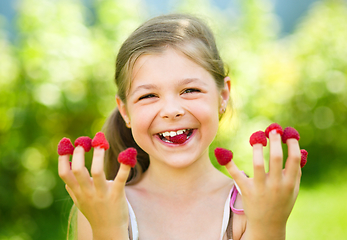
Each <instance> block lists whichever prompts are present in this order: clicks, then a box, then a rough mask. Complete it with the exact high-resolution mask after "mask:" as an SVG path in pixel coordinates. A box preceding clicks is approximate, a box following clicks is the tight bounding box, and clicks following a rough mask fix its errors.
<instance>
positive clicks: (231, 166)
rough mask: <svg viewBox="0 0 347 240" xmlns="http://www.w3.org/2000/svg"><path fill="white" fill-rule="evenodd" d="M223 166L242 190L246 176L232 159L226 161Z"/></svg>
mask: <svg viewBox="0 0 347 240" xmlns="http://www.w3.org/2000/svg"><path fill="white" fill-rule="evenodd" d="M225 167H226V169H227V170H228V172H229V174H230V176H231V177H232V178H233V179H234V181H235V182H236V183H237V185H238V186H239V187H240V188H241V191H242V189H243V187H244V186H245V183H246V180H247V176H246V175H245V174H244V173H243V172H242V171H241V170H240V169H239V168H238V167H237V166H236V164H235V163H234V162H233V161H230V162H228V163H227V164H226V165H225Z"/></svg>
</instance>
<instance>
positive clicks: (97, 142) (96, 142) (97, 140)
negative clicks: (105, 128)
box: [92, 132, 110, 150]
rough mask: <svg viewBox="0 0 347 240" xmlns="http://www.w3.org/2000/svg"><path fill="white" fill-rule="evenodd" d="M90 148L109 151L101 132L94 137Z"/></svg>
mask: <svg viewBox="0 0 347 240" xmlns="http://www.w3.org/2000/svg"><path fill="white" fill-rule="evenodd" d="M92 147H94V148H95V147H100V148H103V149H105V150H107V149H109V147H110V145H109V144H108V142H107V140H106V138H105V135H104V133H103V132H97V133H96V134H95V137H94V138H93V140H92Z"/></svg>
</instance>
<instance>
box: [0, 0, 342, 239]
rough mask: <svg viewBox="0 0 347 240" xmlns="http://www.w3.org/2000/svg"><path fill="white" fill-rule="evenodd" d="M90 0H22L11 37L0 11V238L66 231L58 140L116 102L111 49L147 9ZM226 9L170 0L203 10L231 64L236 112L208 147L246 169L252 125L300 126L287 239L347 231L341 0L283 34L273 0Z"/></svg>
mask: <svg viewBox="0 0 347 240" xmlns="http://www.w3.org/2000/svg"><path fill="white" fill-rule="evenodd" d="M89 2H90V6H91V7H86V6H85V4H83V3H82V2H80V1H78V0H73V1H72V0H54V1H53V0H20V1H18V3H17V6H16V17H15V22H16V36H15V37H12V40H11V37H9V35H10V34H9V33H8V31H7V30H6V29H5V27H4V26H5V18H1V17H0V146H1V150H0V239H1V240H7V239H8V240H34V239H35V240H47V239H50V240H58V239H64V238H65V236H66V229H67V219H68V215H69V210H70V207H71V205H72V201H71V200H70V198H69V196H68V194H67V193H66V191H65V189H64V184H63V182H62V181H61V180H60V178H59V177H58V174H57V153H56V146H57V143H58V142H59V140H60V139H61V138H62V137H69V138H71V139H72V140H74V139H76V138H77V137H79V136H82V135H86V136H90V137H92V136H94V134H95V133H96V132H97V131H100V129H101V127H102V125H103V123H104V121H105V119H106V118H107V116H108V115H109V113H110V112H111V110H112V109H113V108H114V107H115V101H114V95H115V93H116V88H115V86H114V84H113V74H114V60H115V55H116V53H117V49H118V48H119V46H120V44H121V43H122V41H124V39H125V38H126V37H127V36H128V34H129V33H130V32H132V31H133V30H134V29H135V28H136V27H137V26H138V25H139V24H140V23H142V22H143V21H144V20H146V19H148V18H149V17H150V12H151V11H150V9H149V7H148V4H146V2H144V1H141V0H127V1H122V0H94V1H92V0H91V1H89ZM231 9H232V8H231V7H225V8H224V9H220V8H216V7H215V6H214V5H213V4H211V2H210V1H208V0H187V1H183V0H182V1H175V3H174V4H172V6H170V11H169V12H187V13H193V14H196V15H197V16H200V17H202V18H204V19H205V20H206V21H207V23H208V24H209V25H210V26H211V27H212V29H213V31H214V33H215V35H216V38H217V42H218V45H219V49H220V51H221V55H222V57H223V59H224V60H225V62H226V63H227V65H228V67H229V70H230V76H231V78H232V85H233V86H232V97H233V111H232V113H233V117H232V119H231V121H230V122H228V121H225V122H223V123H222V124H221V131H220V135H219V136H218V137H217V138H216V140H215V142H214V143H213V146H212V148H211V149H212V150H213V149H214V147H215V146H223V147H228V148H230V149H232V150H233V152H234V155H235V162H236V163H237V165H238V166H239V168H241V169H244V170H245V171H246V172H247V173H248V174H250V175H252V168H251V167H252V162H251V161H252V160H251V159H252V155H251V153H252V151H251V147H250V146H249V143H248V138H249V136H250V135H251V133H252V132H254V131H258V130H265V128H266V127H267V126H268V125H269V124H270V123H272V122H278V123H279V124H281V125H282V126H284V127H285V126H293V127H295V128H297V129H298V131H299V132H300V134H301V140H300V145H301V147H302V148H305V149H307V151H308V152H309V158H308V163H307V165H306V166H305V168H304V169H303V177H302V184H301V186H302V187H301V190H300V193H299V197H298V200H297V203H296V205H295V207H294V210H293V213H292V215H291V217H290V218H289V222H288V231H287V239H289V240H301V239H302V240H307V239H315V240H320V239H337V240H339V239H341V240H342V239H347V217H346V216H347V204H346V199H347V182H346V180H345V176H346V174H347V168H346V167H347V164H346V160H347V159H346V156H347V148H346V145H347V137H346V136H347V27H346V26H347V3H346V1H343V0H322V1H318V2H316V3H315V4H313V5H311V7H310V9H309V10H308V12H307V13H306V14H305V15H304V16H303V17H301V18H300V20H299V23H298V24H297V25H296V27H295V28H294V29H293V31H292V32H291V33H290V34H286V35H285V36H283V35H282V34H281V27H280V24H279V21H278V18H277V16H276V14H275V13H274V7H273V4H272V1H270V0H258V1H256V0H243V1H238V14H235V12H233V11H232V10H231ZM230 112H231V111H230V109H229V113H230ZM284 147H285V146H284ZM284 149H285V148H284ZM266 155H268V154H267V153H266ZM211 156H212V155H211ZM88 158H89V159H90V155H89V156H88ZM212 158H213V156H212ZM213 163H214V164H215V160H214V159H213ZM88 164H90V161H89V163H88ZM221 171H225V170H224V169H221Z"/></svg>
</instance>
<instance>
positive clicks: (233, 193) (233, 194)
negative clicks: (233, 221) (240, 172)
mask: <svg viewBox="0 0 347 240" xmlns="http://www.w3.org/2000/svg"><path fill="white" fill-rule="evenodd" d="M238 193H240V195H242V193H241V190H240V188H239V186H237V184H236V182H234V186H233V188H232V189H231V199H230V208H231V211H233V213H236V214H239V215H240V214H244V210H243V209H237V208H235V207H234V205H235V201H236V197H237V194H238Z"/></svg>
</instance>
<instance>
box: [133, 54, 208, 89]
mask: <svg viewBox="0 0 347 240" xmlns="http://www.w3.org/2000/svg"><path fill="white" fill-rule="evenodd" d="M182 79H200V80H206V81H207V80H213V77H212V75H211V74H210V73H209V72H208V71H206V70H205V69H204V68H203V67H201V66H200V65H199V64H197V63H195V62H194V61H192V60H191V59H190V58H188V57H187V56H186V55H185V54H184V53H182V52H180V51H177V50H175V49H172V48H167V49H166V50H165V51H163V52H161V53H154V54H143V55H141V56H140V57H139V58H138V59H137V60H136V62H135V63H134V65H133V69H132V74H131V80H130V82H131V86H130V91H131V90H132V89H133V88H134V87H136V85H138V84H143V83H144V82H156V83H157V84H159V83H161V82H165V83H170V82H172V81H179V80H182ZM213 82H214V80H213Z"/></svg>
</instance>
